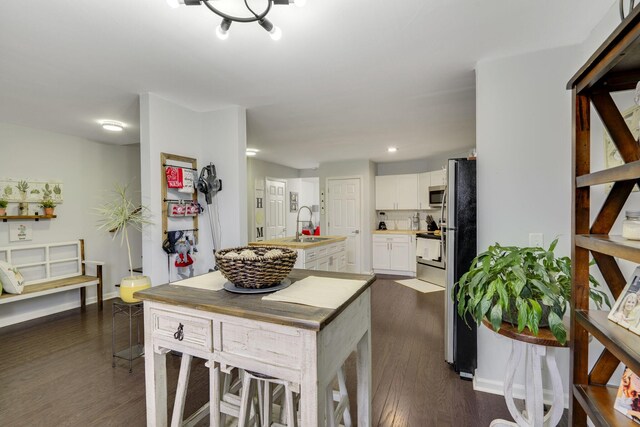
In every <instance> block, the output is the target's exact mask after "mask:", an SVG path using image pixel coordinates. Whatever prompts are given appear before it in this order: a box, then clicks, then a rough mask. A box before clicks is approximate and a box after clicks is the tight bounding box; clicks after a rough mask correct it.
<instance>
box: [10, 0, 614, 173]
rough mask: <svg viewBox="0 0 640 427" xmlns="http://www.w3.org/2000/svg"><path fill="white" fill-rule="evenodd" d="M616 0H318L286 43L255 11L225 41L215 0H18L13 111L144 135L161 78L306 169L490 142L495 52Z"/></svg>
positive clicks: (590, 22) (536, 44)
mask: <svg viewBox="0 0 640 427" xmlns="http://www.w3.org/2000/svg"><path fill="white" fill-rule="evenodd" d="M238 1H241V0H217V1H216V4H217V5H221V6H220V7H224V6H223V5H224V4H226V2H238ZM265 1H266V0H254V1H252V2H250V3H251V4H254V5H255V7H256V9H260V7H261V6H260V5H264V4H265V3H264V2H265ZM614 2H615V0H608V1H601V0H562V1H558V0H537V1H530V0H529V1H526V0H403V1H391V0H387V1H381V0H308V2H307V5H306V6H305V7H304V8H297V7H294V6H274V7H273V9H272V12H271V13H270V14H269V19H270V20H271V21H272V22H273V23H274V24H276V25H278V26H279V27H280V28H281V29H282V31H283V37H282V40H280V41H278V42H274V41H272V40H271V39H270V38H269V37H268V35H267V34H266V33H265V31H264V30H263V29H262V28H261V27H259V26H258V25H257V24H239V23H234V24H233V25H232V26H231V30H230V37H229V39H228V40H226V41H221V40H218V39H217V38H216V37H215V34H214V32H215V27H216V26H217V25H218V24H219V22H220V19H219V18H218V17H217V16H215V15H213V14H212V13H210V12H209V11H208V10H206V9H205V8H204V6H192V7H186V6H183V7H181V8H179V9H171V8H169V7H168V6H167V4H166V3H165V0H134V1H132V0H109V1H98V0H90V1H77V0H58V1H50V0H29V1H2V3H1V4H0V121H2V122H9V123H15V124H21V125H25V126H30V127H35V128H40V129H47V130H51V131H55V132H61V133H66V134H70V135H76V136H80V137H84V138H88V139H92V140H97V141H101V142H107V143H114V144H131V143H137V142H139V123H138V116H139V111H138V94H140V93H146V92H154V93H157V94H158V95H160V96H162V97H164V98H166V99H169V100H172V101H175V102H177V103H179V104H181V105H184V106H187V107H190V108H192V109H194V110H197V111H207V110H213V109H217V108H221V107H224V106H228V105H230V104H237V105H242V106H245V107H247V109H248V113H247V117H248V144H249V146H252V147H255V148H259V149H260V150H261V152H260V153H259V155H258V158H261V159H265V160H270V161H274V162H277V163H281V164H285V165H288V166H292V167H297V168H311V167H315V166H317V164H318V163H319V162H321V161H333V160H341V159H354V158H360V159H361V158H369V159H371V160H374V161H391V160H404V159H411V158H420V157H426V156H429V155H434V154H437V153H441V152H446V151H452V150H455V149H460V148H464V147H469V146H473V145H474V139H475V89H474V86H475V77H474V72H473V68H474V66H475V64H476V62H477V61H478V60H479V59H484V58H492V57H499V56H505V55H510V54H514V53H519V52H526V51H534V50H540V49H546V48H550V47H555V46H561V45H567V44H573V43H578V42H581V41H582V40H584V38H585V37H586V36H587V34H588V32H589V31H590V30H591V29H592V28H593V27H594V26H595V24H596V23H597V22H598V21H599V20H600V19H601V18H602V17H603V16H604V14H605V12H606V11H607V10H608V9H609V8H610V7H611V6H612V4H613V3H614ZM569 77H570V76H567V79H568V78H569ZM559 90H561V88H559ZM100 119H116V120H121V121H123V122H125V123H127V125H128V126H129V127H128V128H127V130H126V132H124V133H122V134H120V135H114V134H106V133H105V132H104V131H102V130H101V129H99V127H98V126H97V124H96V122H97V121H98V120H100ZM185 143H188V142H187V141H185ZM389 145H395V146H397V147H398V149H399V150H398V152H397V153H395V154H393V155H390V154H388V153H387V152H386V147H387V146H389Z"/></svg>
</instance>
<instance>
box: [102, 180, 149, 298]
mask: <svg viewBox="0 0 640 427" xmlns="http://www.w3.org/2000/svg"><path fill="white" fill-rule="evenodd" d="M127 190H128V187H127V186H126V185H125V186H123V185H120V184H116V185H115V188H114V190H113V194H114V196H115V197H114V198H113V199H112V200H110V201H108V202H106V203H104V204H103V205H102V206H100V207H98V208H96V211H97V212H98V214H99V215H100V216H101V217H102V218H101V220H100V224H99V226H98V229H99V230H107V231H109V232H112V233H113V238H114V239H115V238H116V236H118V235H120V245H122V244H123V243H126V244H127V255H128V257H129V272H130V273H131V275H130V276H127V277H124V278H123V279H122V281H121V282H120V298H122V300H123V301H125V302H129V303H131V302H138V301H139V300H138V299H137V298H134V297H133V294H134V293H135V292H137V291H140V290H142V289H146V288H149V287H150V286H151V280H150V279H149V277H147V276H142V275H140V276H136V275H133V262H132V261H131V245H130V244H129V233H128V231H127V229H128V228H129V227H133V228H134V229H136V230H138V231H142V228H143V227H144V226H145V225H147V224H152V222H151V214H150V211H149V208H147V207H146V206H136V205H135V204H134V203H133V202H132V201H131V199H130V198H129V197H128V195H127Z"/></svg>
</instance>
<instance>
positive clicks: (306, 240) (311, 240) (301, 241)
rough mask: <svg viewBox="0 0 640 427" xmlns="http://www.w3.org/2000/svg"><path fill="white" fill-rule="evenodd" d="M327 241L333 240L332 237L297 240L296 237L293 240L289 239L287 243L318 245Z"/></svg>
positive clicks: (300, 238)
mask: <svg viewBox="0 0 640 427" xmlns="http://www.w3.org/2000/svg"><path fill="white" fill-rule="evenodd" d="M325 240H331V237H316V236H314V237H298V238H297V239H296V238H295V237H294V238H293V239H287V240H286V241H287V242H293V243H317V242H324V241H325Z"/></svg>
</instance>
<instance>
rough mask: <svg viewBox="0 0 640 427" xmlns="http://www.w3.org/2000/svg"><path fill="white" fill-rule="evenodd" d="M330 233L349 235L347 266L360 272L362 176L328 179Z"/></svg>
mask: <svg viewBox="0 0 640 427" xmlns="http://www.w3.org/2000/svg"><path fill="white" fill-rule="evenodd" d="M328 191H329V195H328V196H329V197H328V202H329V212H328V213H329V215H328V217H327V222H328V227H329V230H328V232H329V234H330V235H332V236H347V241H346V247H347V268H346V271H347V272H349V273H360V258H361V256H360V255H361V251H362V247H361V240H362V237H361V236H362V234H361V230H362V229H361V228H360V178H345V179H333V178H329V180H328Z"/></svg>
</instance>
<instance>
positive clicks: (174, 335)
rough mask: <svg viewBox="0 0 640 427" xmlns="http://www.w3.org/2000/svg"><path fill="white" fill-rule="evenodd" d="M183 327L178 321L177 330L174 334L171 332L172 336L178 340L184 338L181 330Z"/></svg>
mask: <svg viewBox="0 0 640 427" xmlns="http://www.w3.org/2000/svg"><path fill="white" fill-rule="evenodd" d="M183 329H184V325H183V324H182V323H180V324H179V325H178V330H177V331H176V333H175V334H173V337H174V338H175V339H177V340H178V341H182V340H183V339H184V331H183Z"/></svg>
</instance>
